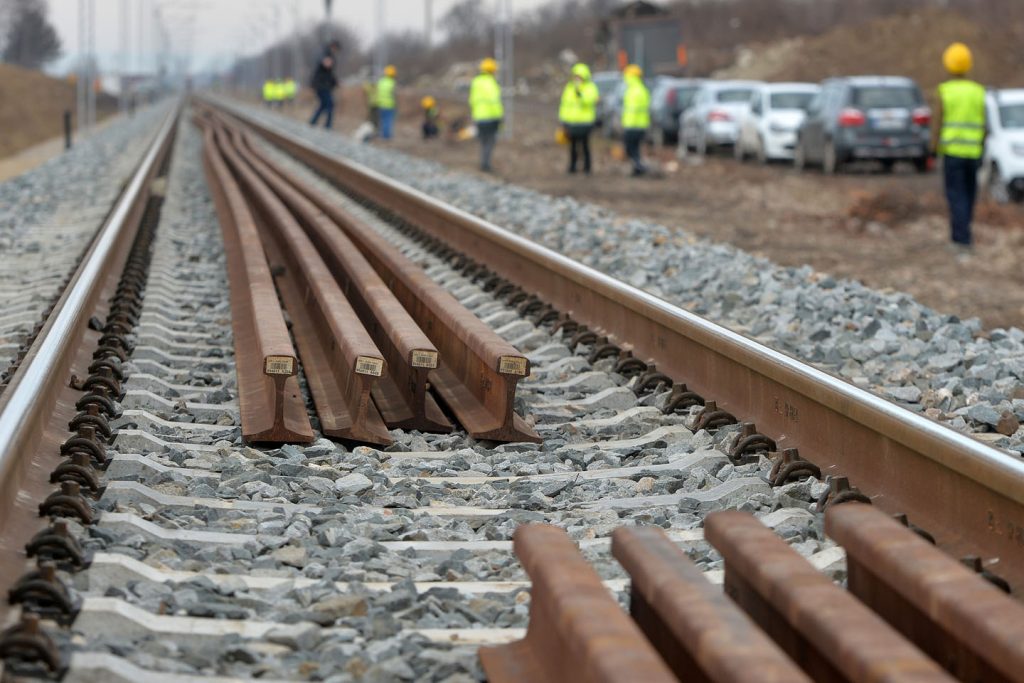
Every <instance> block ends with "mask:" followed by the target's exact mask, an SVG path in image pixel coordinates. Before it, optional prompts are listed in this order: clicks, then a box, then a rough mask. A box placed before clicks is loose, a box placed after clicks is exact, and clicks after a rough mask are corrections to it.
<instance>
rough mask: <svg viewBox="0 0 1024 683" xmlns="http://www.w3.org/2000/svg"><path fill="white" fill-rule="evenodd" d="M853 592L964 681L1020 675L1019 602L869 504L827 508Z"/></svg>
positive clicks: (1023, 618) (1022, 618) (1023, 670)
mask: <svg viewBox="0 0 1024 683" xmlns="http://www.w3.org/2000/svg"><path fill="white" fill-rule="evenodd" d="M825 531H826V532H827V533H828V535H829V536H831V537H832V538H833V539H835V540H836V542H838V543H839V544H840V545H842V546H843V547H844V548H845V549H846V566H847V572H848V575H849V578H848V581H847V584H848V587H849V590H850V592H851V593H853V594H854V595H855V596H857V598H858V599H859V600H860V601H861V602H863V603H864V604H866V605H867V606H868V607H870V608H871V609H872V610H874V611H875V612H877V613H878V614H880V615H881V616H882V617H883V618H884V619H885V620H886V621H888V622H889V623H890V624H892V626H893V627H894V628H896V630H898V631H899V632H900V633H902V634H903V635H904V636H906V637H907V638H908V639H910V640H911V641H913V642H914V643H915V644H916V645H917V646H918V647H920V648H921V649H922V650H924V651H925V652H926V653H928V655H930V656H931V657H932V658H933V659H935V660H936V661H938V662H940V663H941V664H942V665H943V666H944V667H945V668H946V669H947V670H948V671H950V672H952V673H953V675H955V676H956V677H957V678H959V679H960V680H961V681H986V682H992V683H1003V682H1011V681H1016V682H1019V681H1022V680H1024V649H1022V643H1024V606H1022V605H1021V604H1020V603H1019V602H1018V601H1016V600H1014V599H1012V598H1010V597H1008V596H1007V595H1006V594H1005V593H1004V592H1003V591H1001V590H1000V589H999V588H997V587H995V586H994V585H992V584H991V583H990V582H988V581H986V580H985V579H983V578H982V577H981V576H979V575H978V574H977V573H975V572H974V571H971V570H970V569H968V568H967V567H965V566H963V565H962V564H961V563H959V562H957V561H956V560H954V559H952V558H950V557H949V556H948V555H946V554H945V553H943V552H942V551H940V550H938V549H937V548H935V546H933V545H932V544H931V543H929V542H928V541H926V540H925V539H924V538H922V537H920V536H918V535H917V534H915V533H913V532H910V531H909V530H908V529H907V528H906V527H904V526H903V525H901V524H899V523H898V522H896V521H895V520H893V519H892V518H890V517H888V516H887V515H885V514H883V513H881V512H879V511H878V510H875V509H873V508H872V507H870V506H867V505H860V504H850V505H839V506H836V507H834V508H831V509H830V510H829V511H828V512H827V513H826V515H825Z"/></svg>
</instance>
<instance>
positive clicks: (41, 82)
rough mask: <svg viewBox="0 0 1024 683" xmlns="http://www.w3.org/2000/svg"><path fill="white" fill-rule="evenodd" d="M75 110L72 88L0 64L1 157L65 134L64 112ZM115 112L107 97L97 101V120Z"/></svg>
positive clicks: (58, 80)
mask: <svg viewBox="0 0 1024 683" xmlns="http://www.w3.org/2000/svg"><path fill="white" fill-rule="evenodd" d="M68 109H70V110H71V111H72V112H74V110H75V85H74V83H72V82H69V81H68V80H64V79H58V78H51V77H49V76H47V75H46V74H43V73H41V72H39V71H32V70H30V69H22V68H21V67H17V66H12V65H10V64H0V131H3V135H0V157H5V156H9V155H11V154H14V153H15V152H18V151H20V150H22V149H25V148H26V147H31V146H32V145H35V144H37V143H40V142H43V141H44V140H48V139H50V138H52V137H56V136H58V135H63V133H64V111H65V110H68ZM116 110H117V101H116V100H115V99H114V98H113V97H110V96H109V95H100V96H98V97H97V98H96V117H97V118H103V117H105V116H108V115H109V114H111V113H113V112H114V111H116Z"/></svg>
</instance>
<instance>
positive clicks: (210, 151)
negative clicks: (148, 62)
mask: <svg viewBox="0 0 1024 683" xmlns="http://www.w3.org/2000/svg"><path fill="white" fill-rule="evenodd" d="M199 122H200V123H203V125H204V128H205V130H204V133H203V167H204V170H205V172H206V178H207V183H208V185H209V186H210V193H211V194H212V195H213V202H214V207H215V208H216V210H217V218H218V221H219V223H220V227H221V235H222V236H223V240H224V254H225V259H226V261H227V269H228V284H229V287H230V296H231V328H232V334H233V336H234V343H235V368H236V374H237V376H238V403H239V412H240V415H241V421H242V438H243V439H244V440H245V441H246V442H247V443H259V442H276V443H285V442H287V443H310V442H312V441H313V428H312V426H311V425H310V423H309V416H308V415H307V414H306V402H305V401H304V400H303V398H302V393H301V390H300V388H299V381H298V377H297V374H298V370H299V364H298V358H297V356H296V354H295V349H294V347H293V346H292V342H291V337H289V335H288V328H287V327H286V325H285V321H284V314H283V313H282V311H281V306H280V303H279V302H278V298H277V292H276V290H275V289H274V280H273V277H272V276H271V274H270V266H269V265H267V259H266V256H264V254H263V248H262V246H261V244H260V239H259V233H258V232H257V231H256V223H255V220H254V219H253V215H252V212H251V211H250V210H249V207H248V205H247V204H246V201H245V198H244V197H243V196H242V192H241V190H240V189H239V187H238V184H237V183H236V182H235V180H234V178H233V177H232V176H231V172H230V171H229V170H228V168H227V166H226V164H225V163H224V160H223V158H222V157H221V155H220V154H218V153H217V149H216V143H215V140H214V135H215V133H214V129H213V126H212V125H210V123H209V122H205V123H204V122H203V121H202V120H201V119H200V120H199Z"/></svg>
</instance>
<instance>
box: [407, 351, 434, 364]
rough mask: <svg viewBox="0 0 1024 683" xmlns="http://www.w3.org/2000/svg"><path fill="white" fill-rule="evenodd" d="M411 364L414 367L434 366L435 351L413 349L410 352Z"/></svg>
mask: <svg viewBox="0 0 1024 683" xmlns="http://www.w3.org/2000/svg"><path fill="white" fill-rule="evenodd" d="M412 366H413V367H414V368H436V367H437V352H436V351H423V350H414V351H413V352H412Z"/></svg>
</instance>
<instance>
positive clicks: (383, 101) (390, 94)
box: [377, 76, 395, 109]
mask: <svg viewBox="0 0 1024 683" xmlns="http://www.w3.org/2000/svg"><path fill="white" fill-rule="evenodd" d="M377 106H378V107H380V108H381V109H394V108H395V79H393V78H391V77H390V76H384V77H383V78H382V79H380V80H379V81H377Z"/></svg>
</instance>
